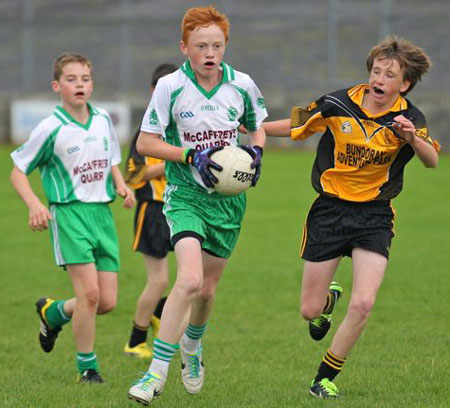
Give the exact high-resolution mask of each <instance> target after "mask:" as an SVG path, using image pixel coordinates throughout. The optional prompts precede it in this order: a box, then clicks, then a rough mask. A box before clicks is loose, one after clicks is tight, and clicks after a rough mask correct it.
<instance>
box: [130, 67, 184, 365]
mask: <svg viewBox="0 0 450 408" xmlns="http://www.w3.org/2000/svg"><path fill="white" fill-rule="evenodd" d="M176 70H177V67H176V66H175V65H174V64H167V63H165V64H161V65H159V66H158V67H156V68H155V70H154V71H153V74H152V79H151V85H150V93H151V94H152V93H153V91H154V89H155V86H156V84H157V82H158V80H159V79H160V78H161V77H163V76H165V75H167V74H170V73H172V72H174V71H176ZM139 133H140V129H139V130H138V131H137V132H136V134H135V135H134V137H133V139H132V141H131V145H130V153H129V155H128V160H127V170H126V172H125V182H126V183H127V185H128V186H130V187H131V188H133V189H134V191H135V196H136V200H137V205H136V212H135V216H134V242H133V250H134V251H138V252H140V253H142V256H143V257H144V261H145V267H146V270H147V283H146V285H145V287H144V289H143V291H142V293H141V295H140V296H139V299H138V302H137V305H136V312H135V314H134V320H133V328H132V330H131V334H130V339H129V340H128V342H127V343H126V344H125V347H124V353H125V354H128V355H131V356H135V357H138V358H144V359H146V358H151V356H152V349H151V347H150V346H149V345H148V344H147V333H148V329H149V328H150V326H152V329H153V336H154V337H157V336H158V331H159V326H160V318H161V313H162V309H163V307H164V303H165V300H166V298H165V297H162V295H163V294H164V291H165V290H166V289H167V286H168V284H169V265H168V257H167V254H168V252H169V251H171V250H172V245H171V243H170V231H169V227H168V225H167V222H166V217H165V216H164V214H163V212H162V209H163V204H164V201H163V192H164V189H165V187H166V177H165V169H164V168H165V165H164V161H163V160H160V159H155V158H154V157H144V156H142V155H140V154H139V153H138V152H137V150H136V141H137V138H138V136H139Z"/></svg>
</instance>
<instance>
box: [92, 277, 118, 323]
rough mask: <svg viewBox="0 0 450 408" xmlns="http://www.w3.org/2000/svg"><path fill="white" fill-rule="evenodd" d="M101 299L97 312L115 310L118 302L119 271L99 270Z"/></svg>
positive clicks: (99, 313) (100, 313)
mask: <svg viewBox="0 0 450 408" xmlns="http://www.w3.org/2000/svg"><path fill="white" fill-rule="evenodd" d="M97 273H98V287H99V291H100V293H99V300H98V306H97V314H98V315H103V314H106V313H109V312H111V311H112V310H114V308H115V307H116V304H117V287H118V279H117V272H109V271H98V272H97Z"/></svg>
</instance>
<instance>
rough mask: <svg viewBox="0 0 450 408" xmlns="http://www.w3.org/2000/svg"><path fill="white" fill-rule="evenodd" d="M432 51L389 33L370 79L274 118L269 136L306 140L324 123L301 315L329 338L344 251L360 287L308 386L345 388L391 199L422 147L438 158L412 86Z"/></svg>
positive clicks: (375, 280) (431, 160) (323, 394)
mask: <svg viewBox="0 0 450 408" xmlns="http://www.w3.org/2000/svg"><path fill="white" fill-rule="evenodd" d="M430 64H431V63H430V59H429V57H428V56H427V55H426V54H425V52H424V51H423V50H422V49H421V48H419V47H417V46H416V45H414V44H412V43H411V42H409V41H407V40H405V39H403V38H398V37H396V36H389V37H387V38H385V39H384V40H383V41H382V42H381V43H380V44H378V45H376V46H375V47H373V48H372V50H371V51H370V53H369V57H368V59H367V68H368V71H369V74H370V75H369V81H368V84H362V85H357V86H354V87H352V88H349V89H344V90H341V91H337V92H334V93H330V94H327V95H325V96H323V97H321V98H320V99H318V100H317V101H315V102H313V103H311V104H310V105H309V106H308V107H307V108H305V109H304V108H298V107H295V108H293V109H292V113H291V119H285V120H280V121H275V122H267V123H265V124H264V129H265V131H266V133H267V135H269V136H289V135H290V136H291V138H292V139H294V140H302V139H306V138H307V137H309V136H311V135H313V134H314V133H317V132H321V133H322V136H321V138H320V141H319V144H318V147H317V155H316V159H315V161H314V165H313V170H312V184H313V187H314V189H315V190H316V191H317V192H318V193H319V196H318V198H317V199H316V200H315V201H314V203H313V205H312V207H311V209H310V211H309V213H308V216H307V220H306V224H305V227H304V230H303V239H302V246H301V256H302V258H303V259H305V264H304V269H303V278H302V293H301V314H302V316H303V318H304V319H306V320H308V321H309V331H310V335H311V337H312V338H313V339H314V340H317V341H318V340H322V339H323V338H324V337H325V335H326V334H327V332H328V330H329V329H330V326H331V315H332V312H333V309H334V306H335V305H336V302H337V300H338V299H339V298H340V296H341V295H342V293H343V288H342V287H341V285H340V284H339V283H337V282H332V279H333V276H334V273H335V271H336V269H337V267H338V265H339V262H340V260H341V258H342V257H343V256H351V257H352V266H353V288H352V292H351V299H350V304H349V308H348V311H347V314H346V316H345V318H344V320H343V322H342V323H341V325H340V326H339V328H338V329H337V331H336V333H335V335H334V338H333V340H332V342H331V346H330V347H329V348H328V350H327V352H326V354H325V357H324V358H323V360H322V362H321V364H320V366H319V369H318V373H317V375H316V377H315V378H314V379H313V381H312V383H311V386H310V393H311V395H313V396H316V397H319V398H333V397H338V396H339V391H338V389H337V387H336V385H335V384H334V383H333V380H334V378H335V377H336V376H337V375H338V374H339V373H340V371H341V370H342V368H343V365H344V363H345V361H346V358H347V355H348V354H349V353H350V351H351V349H352V348H353V346H354V345H355V343H356V341H357V340H358V338H359V336H360V335H361V333H362V330H363V328H364V326H365V324H366V322H367V319H368V317H369V315H370V312H371V311H372V308H373V305H374V303H375V299H376V296H377V292H378V288H379V287H380V285H381V282H382V280H383V277H384V273H385V270H386V266H387V262H388V258H389V248H390V246H391V240H392V237H393V235H394V234H393V219H394V211H393V209H392V207H391V199H393V198H394V197H396V196H397V195H398V194H399V193H400V191H401V190H402V187H403V171H404V168H405V165H406V164H407V163H408V162H409V161H410V160H411V159H412V157H413V156H414V155H416V156H417V157H418V158H419V159H420V160H421V161H422V163H423V164H424V165H425V167H436V166H437V164H438V153H437V152H438V150H439V144H438V143H437V142H435V141H433V140H432V139H431V138H430V137H429V136H428V130H427V126H426V122H425V117H424V115H423V114H422V113H421V112H420V110H419V109H417V108H416V107H415V106H414V105H413V104H412V103H411V102H410V101H409V100H407V99H406V98H405V95H406V94H407V93H408V92H409V91H411V89H412V88H413V87H414V86H415V85H416V83H417V82H418V81H419V80H420V79H421V77H422V75H424V74H425V73H426V72H427V71H428V69H429V67H430Z"/></svg>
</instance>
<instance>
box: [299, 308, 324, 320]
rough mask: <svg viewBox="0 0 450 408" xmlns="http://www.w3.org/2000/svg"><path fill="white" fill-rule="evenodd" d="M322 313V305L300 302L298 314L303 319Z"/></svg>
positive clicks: (313, 317)
mask: <svg viewBox="0 0 450 408" xmlns="http://www.w3.org/2000/svg"><path fill="white" fill-rule="evenodd" d="M321 313H322V307H321V306H316V305H313V304H302V305H301V306H300V314H301V315H302V317H303V319H305V320H312V319H315V318H316V317H319V316H320V314H321Z"/></svg>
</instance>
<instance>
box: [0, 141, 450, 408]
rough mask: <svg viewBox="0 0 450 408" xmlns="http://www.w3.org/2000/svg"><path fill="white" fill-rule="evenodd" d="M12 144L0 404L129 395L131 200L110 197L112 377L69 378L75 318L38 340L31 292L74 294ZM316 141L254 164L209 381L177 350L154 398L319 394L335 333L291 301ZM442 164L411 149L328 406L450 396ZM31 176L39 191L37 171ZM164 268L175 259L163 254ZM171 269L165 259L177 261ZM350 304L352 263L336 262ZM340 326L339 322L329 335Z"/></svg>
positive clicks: (135, 279)
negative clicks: (374, 290) (31, 208)
mask: <svg viewBox="0 0 450 408" xmlns="http://www.w3.org/2000/svg"><path fill="white" fill-rule="evenodd" d="M11 150H12V147H9V146H2V147H0V163H1V165H0V168H1V173H0V174H2V175H3V177H2V183H1V186H0V194H1V197H2V198H1V201H0V209H1V214H2V222H1V237H2V245H1V251H0V262H1V275H0V276H1V296H0V307H1V319H0V333H1V335H0V362H1V364H0V378H1V379H2V381H1V389H0V406H1V407H45V408H51V407H58V408H60V407H77V408H84V407H89V408H90V407H127V406H129V407H132V406H137V405H136V404H133V403H132V402H130V401H127V400H126V394H127V391H128V389H129V386H130V383H131V382H132V381H133V380H134V379H136V378H137V377H138V371H139V370H145V369H146V368H147V363H144V362H141V361H136V360H133V359H130V358H127V357H125V356H123V355H122V348H123V345H124V343H125V342H126V340H127V337H128V334H129V330H130V328H131V321H132V316H133V313H134V307H135V302H136V299H137V297H138V294H139V292H140V290H141V288H142V286H143V284H144V281H145V273H144V268H143V262H142V260H141V258H140V256H139V255H138V254H135V253H133V252H132V251H131V249H130V248H131V240H132V211H126V210H124V209H123V208H122V207H121V204H120V203H119V202H116V203H115V204H114V205H113V211H114V215H115V218H116V222H117V226H118V231H119V236H120V241H121V257H122V271H121V273H120V278H119V279H120V282H119V284H120V287H119V302H118V305H117V308H116V310H115V311H114V312H113V313H111V314H109V315H107V316H101V317H100V318H99V319H98V324H97V327H98V329H97V341H96V352H97V354H98V357H99V362H100V367H101V371H102V374H103V375H104V377H105V379H106V380H107V383H106V384H105V385H102V386H92V387H90V386H80V385H77V384H75V349H74V343H73V337H72V333H71V326H70V325H68V326H66V327H65V328H64V330H63V332H62V333H61V334H60V338H59V339H58V342H57V345H56V347H55V350H54V351H53V352H52V353H51V354H49V355H46V354H44V353H43V352H42V351H41V349H40V348H39V345H38V342H37V334H38V319H37V316H36V313H35V311H34V305H33V303H34V301H35V300H36V299H37V298H39V297H40V296H43V295H47V296H53V297H57V298H66V297H69V296H72V290H71V285H70V281H69V279H68V276H67V274H66V273H65V272H63V271H62V270H60V269H59V268H57V267H56V266H55V265H54V261H53V255H52V253H51V250H50V245H49V236H48V235H49V234H48V232H43V233H32V232H31V231H29V230H28V226H27V218H28V217H27V210H26V208H25V205H24V204H23V203H22V202H21V201H20V199H19V198H17V196H16V195H15V193H14V191H13V190H12V187H11V186H10V184H9V181H8V176H9V171H10V168H11V162H10V159H9V156H8V155H9V152H10V151H11ZM312 160H313V154H312V153H308V152H294V151H289V152H288V151H267V153H266V154H265V156H264V166H263V177H262V179H261V181H260V184H259V186H258V188H256V189H254V190H252V191H250V193H249V195H248V211H247V214H246V218H245V222H244V226H243V229H242V235H241V237H240V241H239V243H238V246H237V248H236V251H235V253H234V254H233V257H232V258H231V260H230V262H229V266H228V267H227V269H226V271H225V274H224V276H223V278H222V281H221V283H220V285H219V289H218V293H217V301H216V305H215V309H214V312H213V314H212V317H211V320H210V325H209V329H208V331H207V334H206V336H205V342H204V344H205V353H204V357H205V362H206V370H207V371H206V372H207V377H206V383H205V387H204V390H203V392H202V393H201V394H200V395H198V396H189V395H187V394H186V393H185V392H184V391H183V388H182V385H181V381H180V377H179V357H178V356H177V357H176V358H175V361H174V364H172V367H171V372H170V376H169V380H168V383H167V385H166V389H165V392H164V394H163V395H162V397H161V398H160V399H158V400H156V401H155V402H154V406H155V407H174V406H177V407H180V408H182V407H188V406H195V407H208V408H210V407H255V408H256V407H274V408H275V407H319V406H324V404H326V402H322V401H317V400H316V399H313V398H312V397H310V396H309V395H308V386H309V383H310V381H311V379H312V377H313V376H314V375H315V372H316V369H317V366H318V364H319V362H320V360H321V358H322V356H323V354H324V352H325V350H326V347H328V345H329V342H330V337H327V338H326V339H325V340H324V341H323V342H322V343H315V342H313V341H312V340H310V339H309V336H308V333H307V324H306V323H305V322H303V321H302V320H301V318H300V316H299V313H298V299H299V289H300V281H301V270H302V262H301V260H300V259H299V258H298V248H299V243H300V235H301V226H302V224H303V221H304V218H305V215H306V213H307V211H308V209H309V206H310V204H311V201H312V199H313V197H314V196H315V193H314V192H313V190H312V188H311V186H310V181H309V180H310V168H311V164H312ZM448 174H450V157H445V156H444V157H442V158H441V162H440V166H439V168H438V169H436V170H426V169H424V168H423V167H422V165H421V164H420V163H419V161H418V160H417V159H414V160H413V162H412V163H411V164H410V165H409V166H408V168H407V172H406V183H405V188H404V191H403V193H402V194H401V195H400V197H399V198H398V199H397V200H396V201H395V203H394V206H395V207H396V209H397V211H398V216H397V221H396V232H397V236H396V238H395V239H394V242H393V246H392V255H391V260H390V263H389V267H388V271H387V274H386V278H385V281H384V283H383V285H382V288H381V290H380V293H379V297H378V301H377V304H376V306H375V309H374V312H373V315H372V317H371V319H370V321H369V323H368V326H367V328H366V330H365V332H364V333H363V335H362V337H361V339H360V340H359V342H358V344H357V346H356V347H355V349H354V350H353V352H352V354H351V355H350V357H349V359H348V362H347V363H346V366H345V368H344V371H343V373H342V374H341V375H340V376H339V377H338V378H337V385H338V386H339V388H340V390H341V392H342V394H343V398H342V399H341V400H339V401H335V402H332V403H331V404H332V405H333V406H336V407H358V408H361V407H396V408H398V407H448V406H449V405H450V396H449V394H448V389H449V387H448V379H449V372H450V362H449V360H450V358H449V356H450V353H449V351H448V350H449V349H450V335H449V333H450V319H449V318H448V313H447V311H448V309H447V307H448V300H449V294H448V287H449V277H448V272H449V270H450V262H449V258H448V253H447V251H448V237H449V234H448V227H449V225H450V215H449V211H448V199H449V198H450V197H449V190H448ZM32 183H33V185H34V186H36V188H37V190H38V191H39V193H40V194H42V191H41V189H40V187H39V179H38V176H37V174H33V175H32ZM171 264H172V269H173V264H174V260H173V258H171ZM172 275H173V272H172ZM337 279H339V280H340V281H341V282H342V283H343V284H344V286H345V288H346V293H345V295H344V297H343V299H342V300H341V301H340V303H339V305H338V307H337V310H336V312H335V319H336V321H340V320H341V319H342V317H343V315H344V312H345V309H346V305H347V304H348V299H349V296H348V295H349V293H350V287H351V279H352V275H351V264H350V261H349V260H348V259H346V260H344V261H343V262H342V264H341V267H340V268H339V271H338V273H337ZM335 329H336V325H334V326H333V327H332V329H331V334H332V333H333V332H334V330H335Z"/></svg>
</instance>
